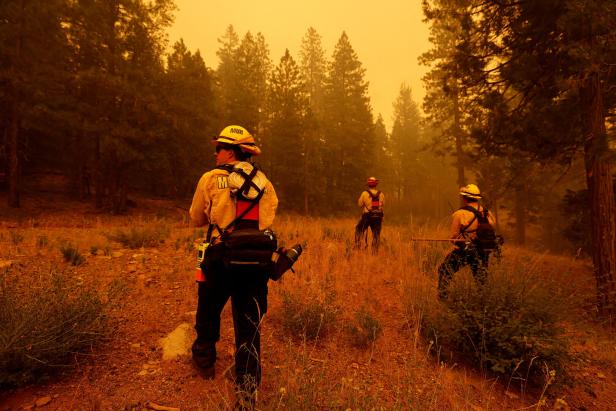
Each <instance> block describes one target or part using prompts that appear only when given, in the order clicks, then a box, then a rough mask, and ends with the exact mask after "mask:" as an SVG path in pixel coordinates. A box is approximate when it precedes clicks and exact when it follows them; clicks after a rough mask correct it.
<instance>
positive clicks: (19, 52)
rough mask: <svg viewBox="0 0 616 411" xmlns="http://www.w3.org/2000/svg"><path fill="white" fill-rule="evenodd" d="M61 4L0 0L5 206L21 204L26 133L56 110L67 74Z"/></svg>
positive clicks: (41, 125)
mask: <svg viewBox="0 0 616 411" xmlns="http://www.w3.org/2000/svg"><path fill="white" fill-rule="evenodd" d="M65 5H66V4H65V1H62V0H49V1H44V2H43V1H36V0H6V1H3V2H2V3H0V21H2V24H1V25H0V38H2V42H1V43H0V103H1V104H2V105H3V106H4V107H5V110H3V114H2V118H3V121H2V122H0V123H3V124H4V127H5V129H4V130H3V133H2V134H3V135H5V136H6V143H5V156H6V159H5V161H6V163H7V165H6V171H7V180H8V205H9V207H19V206H20V192H21V185H22V183H21V169H22V159H23V158H24V154H25V153H24V150H25V143H24V142H25V141H26V137H27V135H28V133H32V132H36V131H37V130H38V131H39V132H43V133H44V132H45V131H46V130H47V127H46V125H45V121H44V117H45V116H46V115H47V114H50V113H51V112H53V111H56V110H58V107H57V104H58V103H59V101H58V94H59V93H61V92H62V90H61V89H62V86H61V85H62V84H64V82H65V80H66V76H65V73H64V70H63V63H64V61H65V60H66V58H67V55H66V38H65V36H64V33H63V32H62V23H63V21H64V14H63V9H64V7H65Z"/></svg>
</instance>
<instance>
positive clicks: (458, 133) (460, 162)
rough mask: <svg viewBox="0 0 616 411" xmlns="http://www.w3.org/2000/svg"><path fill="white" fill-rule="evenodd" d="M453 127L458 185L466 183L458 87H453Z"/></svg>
mask: <svg viewBox="0 0 616 411" xmlns="http://www.w3.org/2000/svg"><path fill="white" fill-rule="evenodd" d="M453 129H454V134H455V140H456V167H457V169H458V187H462V186H465V185H466V177H465V176H464V150H463V142H462V129H461V128H460V106H459V101H458V87H457V85H456V86H455V87H454V89H453Z"/></svg>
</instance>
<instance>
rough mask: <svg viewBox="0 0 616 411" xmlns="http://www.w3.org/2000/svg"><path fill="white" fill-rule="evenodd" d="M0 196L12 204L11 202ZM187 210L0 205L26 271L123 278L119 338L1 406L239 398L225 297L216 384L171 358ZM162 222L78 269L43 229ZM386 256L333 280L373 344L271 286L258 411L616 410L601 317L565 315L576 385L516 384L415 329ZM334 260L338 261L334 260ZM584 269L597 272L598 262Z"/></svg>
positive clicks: (84, 237)
mask: <svg viewBox="0 0 616 411" xmlns="http://www.w3.org/2000/svg"><path fill="white" fill-rule="evenodd" d="M0 201H1V202H2V203H1V204H5V201H4V199H3V198H0ZM185 213H186V212H185V210H182V209H181V208H179V207H177V206H176V205H175V204H172V203H169V202H164V201H160V202H156V201H147V202H145V201H144V202H142V203H141V204H140V208H139V211H137V210H133V211H131V214H129V215H128V216H117V217H113V216H108V215H106V214H102V213H98V212H96V211H95V210H94V209H93V208H92V207H91V206H90V205H89V204H83V203H77V202H68V201H67V200H60V199H56V200H55V201H54V200H53V198H47V199H41V198H25V199H24V207H23V208H22V210H19V211H17V212H15V211H13V210H8V209H7V208H6V207H4V206H2V207H0V232H4V233H5V235H4V237H3V241H2V242H1V243H0V245H1V246H2V248H3V251H1V253H0V259H2V260H4V261H11V264H14V265H19V266H20V267H22V268H24V272H27V268H28V267H30V266H33V265H34V264H37V265H38V266H39V267H41V269H43V270H44V269H51V268H53V267H61V268H62V269H63V270H65V272H69V273H70V274H71V275H72V276H76V277H82V278H90V277H92V276H96V278H97V280H98V281H100V283H101V284H102V285H105V284H108V283H109V282H110V281H112V280H113V279H116V278H122V279H124V280H125V284H126V293H125V295H124V296H123V297H122V299H121V304H120V305H119V306H118V307H117V308H116V311H114V312H113V313H112V317H113V318H114V319H115V320H116V323H115V324H116V329H115V330H114V332H113V338H111V339H110V340H109V341H107V342H106V343H105V344H103V345H101V346H99V347H96V348H95V349H94V351H92V352H91V353H90V354H89V355H88V356H82V357H80V359H79V363H78V364H77V366H76V367H75V368H74V369H70V370H66V371H64V372H63V373H60V374H59V375H57V376H54V377H52V378H51V379H47V380H44V381H40V382H39V383H38V384H36V385H32V386H28V387H25V388H19V389H14V390H10V391H5V392H1V393H0V411H9V410H11V411H13V410H27V409H39V408H40V409H44V410H50V411H51V410H144V409H157V407H159V406H167V407H176V408H179V409H182V410H200V409H227V408H230V407H232V405H233V403H234V392H233V385H232V383H231V382H230V380H229V378H228V372H225V371H226V370H228V369H229V368H230V367H232V365H233V352H234V343H233V341H234V340H233V325H232V320H231V310H230V304H227V307H226V308H225V310H224V312H223V321H222V329H221V341H220V342H219V344H218V346H217V348H218V361H217V364H216V370H217V374H216V378H215V379H214V380H213V381H209V380H205V379H203V378H201V376H200V375H199V374H198V373H197V372H196V370H195V369H194V368H193V366H192V363H191V360H190V357H189V356H183V357H180V358H178V359H174V360H163V359H162V353H163V351H162V348H161V345H160V339H161V338H163V337H165V336H167V335H168V334H169V333H170V332H172V331H173V330H174V329H176V327H178V326H179V325H181V324H184V323H186V324H189V325H190V326H191V327H192V324H193V323H194V314H195V308H196V302H197V299H196V284H195V282H194V280H193V271H194V264H195V261H194V255H193V254H194V253H193V252H191V251H187V250H185V249H184V245H183V243H182V244H180V247H178V240H176V241H175V242H174V241H173V238H176V239H181V238H184V237H186V236H189V235H190V233H191V232H192V229H191V228H189V227H188V224H187V220H186V216H185ZM153 218H161V219H166V221H170V222H171V223H170V224H171V225H172V234H171V236H172V238H171V239H170V240H168V241H166V242H165V243H164V244H161V245H160V246H159V247H156V248H146V249H136V250H131V249H128V248H123V247H122V246H121V245H120V244H117V243H113V244H112V247H113V249H112V253H111V255H87V260H86V263H85V264H83V265H81V266H70V265H68V264H67V263H66V262H64V261H63V260H62V256H61V254H60V253H59V252H58V250H57V248H54V247H53V246H49V247H47V248H46V249H45V250H40V249H38V250H37V246H36V238H37V237H40V236H41V235H45V236H47V237H48V238H49V239H50V242H53V241H52V240H53V239H62V238H68V239H71V240H73V241H75V242H76V243H79V244H81V245H82V249H83V250H87V249H88V248H87V247H89V246H91V245H92V244H98V243H102V242H104V241H105V238H104V236H103V233H105V232H107V231H109V230H111V229H113V228H116V227H123V226H126V225H128V224H132V223H134V222H135V221H146V220H148V219H153ZM11 230H20V232H22V233H23V234H24V237H25V238H24V240H23V243H22V244H20V245H19V247H13V248H11V247H12V246H11V245H10V243H9V241H8V236H7V235H6V233H8V232H10V231H11ZM384 236H387V231H385V232H384ZM326 246H327V245H324V246H323V247H324V248H323V250H322V253H321V252H320V249H316V250H314V252H313V253H312V255H311V256H308V257H306V261H304V262H302V264H303V265H302V264H300V265H299V266H298V272H297V273H296V274H292V273H289V274H287V275H288V276H293V275H295V276H297V278H301V279H302V281H307V282H310V281H311V278H309V277H310V275H313V274H311V273H312V271H311V270H312V269H313V267H317V265H318V264H322V263H323V262H322V261H321V260H323V259H324V258H325V256H326V255H327V254H326V253H327V250H328V248H327V247H326ZM332 247H334V246H331V247H330V248H332ZM41 256H43V257H44V258H42V259H41ZM386 258H387V255H386V254H384V252H381V253H380V254H378V255H376V256H372V255H369V254H366V253H364V254H362V253H357V254H356V255H355V254H354V255H353V256H352V257H351V258H350V259H348V260H350V261H351V263H354V264H362V265H365V266H366V267H368V268H366V272H367V273H368V274H366V275H362V276H359V277H355V276H354V275H353V273H352V272H349V273H348V274H342V275H340V278H338V279H337V290H338V293H337V298H338V300H339V301H340V303H341V305H342V306H344V307H351V306H353V305H355V304H358V303H359V302H361V304H367V305H368V306H369V307H370V308H371V309H372V310H374V311H375V312H376V313H377V316H378V319H379V320H380V322H381V324H382V328H383V335H382V336H381V338H379V339H378V340H377V342H376V343H375V344H374V345H372V346H371V347H369V348H356V347H354V346H353V345H352V344H350V343H349V337H348V335H347V334H345V332H344V327H343V326H342V325H341V326H339V327H337V328H336V329H334V330H333V331H331V332H330V334H329V335H328V336H327V338H323V339H319V340H317V341H316V342H312V341H305V340H302V339H301V338H299V337H298V336H293V335H289V333H288V332H287V331H285V329H284V327H283V325H282V313H281V311H282V304H283V303H282V300H283V297H282V291H283V290H285V289H288V288H289V287H292V286H293V284H294V283H293V281H296V280H295V279H288V280H287V279H283V281H282V282H281V283H270V294H269V307H268V314H267V315H266V316H265V320H264V323H263V324H262V361H263V382H262V386H261V388H260V393H259V401H258V404H257V408H258V409H421V410H423V409H431V410H441V409H443V410H445V409H451V410H454V409H460V410H463V409H464V410H466V409H468V410H501V409H576V410H610V409H616V368H615V363H616V344H615V343H614V340H613V339H612V336H611V335H610V334H609V333H607V332H606V331H605V330H603V328H602V327H600V326H599V325H597V324H594V323H592V322H589V323H588V324H586V326H584V327H580V326H579V325H578V324H573V325H570V327H569V328H571V331H570V334H571V335H572V336H573V337H574V341H575V343H574V344H573V347H572V350H573V351H574V354H575V356H574V358H575V361H574V363H572V364H571V365H570V367H569V368H570V371H571V377H570V380H569V381H563V382H562V384H560V385H559V386H557V387H556V386H550V387H548V390H547V392H546V393H542V392H541V391H540V390H539V391H537V390H535V391H528V392H521V391H520V390H519V387H516V386H515V384H511V382H509V383H506V382H503V381H500V380H498V379H495V378H494V377H491V376H489V375H482V374H481V373H478V372H476V371H474V370H473V369H471V368H468V367H466V366H464V365H462V364H456V363H453V364H452V363H449V362H441V361H439V360H438V358H436V357H435V356H434V355H432V354H428V349H429V345H430V344H429V342H427V341H424V340H423V339H422V338H421V337H420V335H419V332H418V330H417V328H416V325H414V324H409V321H408V318H407V317H406V316H405V314H404V310H403V307H402V306H401V304H402V303H401V299H400V298H397V297H396V296H399V295H400V287H401V281H400V278H399V276H398V275H397V273H396V272H393V271H391V270H386V269H382V260H383V259H386ZM325 259H326V258H325ZM337 264H342V263H338V262H336V261H334V262H333V263H332V265H337ZM345 264H346V263H345ZM345 272H346V271H345ZM583 275H586V276H588V281H589V282H591V281H592V277H591V273H590V272H586V273H585V274H583ZM285 282H286V284H285ZM392 296H393V297H392ZM159 409H162V408H160V407H159Z"/></svg>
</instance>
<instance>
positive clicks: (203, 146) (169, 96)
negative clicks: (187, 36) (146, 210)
mask: <svg viewBox="0 0 616 411" xmlns="http://www.w3.org/2000/svg"><path fill="white" fill-rule="evenodd" d="M163 90H164V95H163V96H162V97H163V98H164V101H165V103H166V104H165V110H164V113H165V116H164V118H165V119H166V120H167V127H168V130H167V131H166V132H165V138H164V139H163V140H162V141H161V144H159V145H157V146H156V149H155V150H153V152H152V153H151V154H150V157H152V156H153V155H155V158H158V159H159V161H155V162H152V163H151V164H150V165H149V166H150V169H151V172H150V173H148V174H151V175H152V176H154V178H153V179H152V181H151V183H152V184H153V185H152V189H160V188H167V189H168V188H170V187H171V188H173V189H172V190H171V191H172V192H177V193H178V194H183V195H189V194H190V193H191V191H192V190H193V189H194V184H195V182H196V181H197V180H198V178H199V176H200V175H201V173H202V172H203V169H204V168H205V167H207V166H213V165H214V164H213V159H211V158H209V157H210V156H208V154H209V153H210V152H211V151H212V145H211V139H212V136H214V135H215V133H216V132H218V131H219V130H218V119H217V113H216V106H215V100H214V96H213V94H214V93H213V90H212V79H211V75H210V73H209V71H208V69H207V67H206V66H205V62H204V61H203V58H202V57H201V54H200V53H199V51H196V52H195V53H191V52H190V51H189V50H188V49H187V47H186V45H185V44H184V42H183V41H182V40H180V41H178V42H177V43H176V44H175V45H174V46H173V52H172V53H171V54H170V55H169V56H168V57H167V71H166V81H165V87H164V89H163ZM208 160H209V161H208ZM161 178H166V179H168V180H165V181H168V183H167V184H161ZM164 194H166V193H164Z"/></svg>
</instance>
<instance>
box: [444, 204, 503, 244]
mask: <svg viewBox="0 0 616 411" xmlns="http://www.w3.org/2000/svg"><path fill="white" fill-rule="evenodd" d="M469 206H471V207H473V208H474V209H476V210H477V211H479V212H480V213H483V207H482V206H480V205H479V204H478V203H470V204H469ZM451 216H452V221H451V237H450V238H451V239H459V238H467V239H470V240H472V239H474V238H476V237H477V234H476V233H475V230H476V229H477V226H478V225H479V221H478V220H477V219H476V218H475V214H473V212H472V211H468V210H456V211H454V213H453V214H452V215H451ZM473 219H474V221H473ZM471 221H472V223H471ZM488 221H489V222H490V224H492V226H494V224H495V223H496V219H495V218H494V215H492V212H491V211H488ZM469 224H470V226H469V227H468V228H467V229H466V230H465V232H464V233H462V232H461V231H462V228H464V227H466V226H467V225H469ZM468 231H470V232H468Z"/></svg>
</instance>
